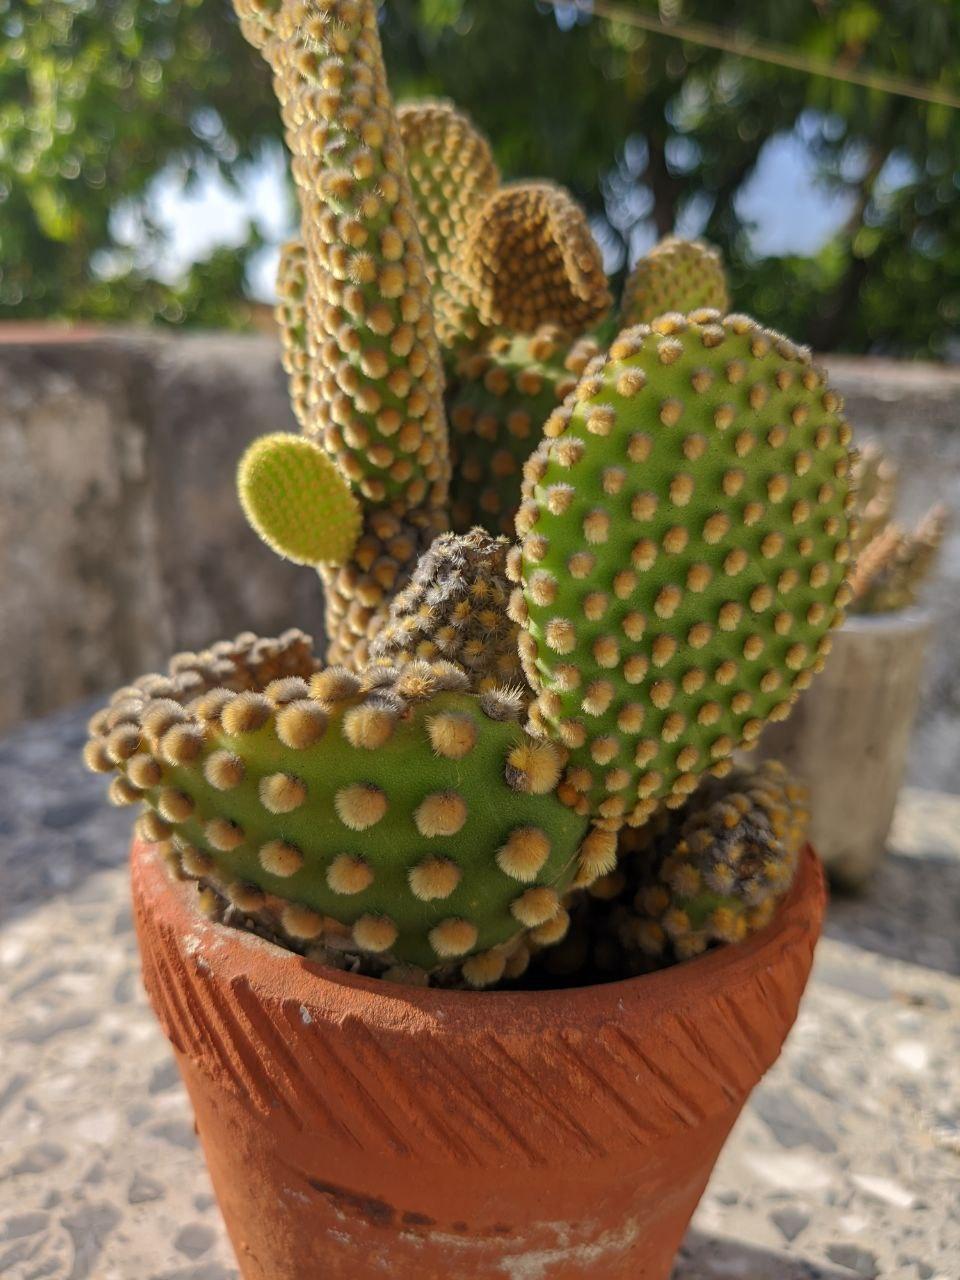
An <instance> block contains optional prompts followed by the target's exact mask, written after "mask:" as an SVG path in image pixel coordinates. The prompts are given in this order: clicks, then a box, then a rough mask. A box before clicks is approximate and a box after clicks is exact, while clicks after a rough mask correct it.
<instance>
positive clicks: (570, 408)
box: [508, 312, 852, 827]
mask: <svg viewBox="0 0 960 1280" xmlns="http://www.w3.org/2000/svg"><path fill="white" fill-rule="evenodd" d="M840 409H841V401H840V398H839V396H837V395H836V393H835V392H833V391H831V390H830V389H829V388H828V387H827V386H826V384H825V382H824V380H823V376H822V374H821V373H820V372H819V371H818V370H817V369H816V368H815V367H814V366H813V365H812V364H811V362H810V357H809V353H808V352H806V351H805V350H804V349H802V348H798V347H795V346H794V345H793V344H792V343H789V342H787V340H786V339H784V338H782V337H780V336H779V335H777V334H773V333H770V332H768V331H766V330H764V329H762V328H761V327H760V326H759V325H757V324H756V323H755V322H754V321H752V320H749V319H747V318H746V317H742V316H728V317H726V318H721V317H720V316H719V314H718V313H716V312H696V313H694V314H693V315H691V316H689V317H686V318H684V317H682V316H679V315H676V316H666V317H662V318H661V319H660V320H658V321H656V322H655V324H654V326H653V327H652V328H648V327H646V326H638V327H637V328H635V329H631V330H627V331H625V332H624V333H622V334H621V335H620V337H619V338H618V339H617V341H616V342H615V343H614V344H613V346H612V348H611V351H610V355H609V356H608V357H606V358H605V359H598V360H596V361H594V362H593V363H592V364H591V365H590V366H588V368H587V370H586V373H585V374H584V377H583V378H582V379H581V381H580V383H579V385H578V387H577V389H576V391H575V392H574V393H573V394H572V395H571V396H570V397H569V398H568V400H567V402H566V404H565V405H564V407H563V408H561V409H558V410H557V411H555V412H554V414H553V415H552V417H551V418H550V419H549V421H548V422H547V424H546V428H545V435H546V438H545V440H544V442H543V444H542V445H541V447H540V448H539V449H538V450H537V452H536V453H535V454H534V455H533V456H532V457H531V459H530V461H529V463H528V464H527V468H526V473H525V480H524V501H523V503H522V505H521V507H520V511H519V513H518V516H517V530H518V533H519V535H520V537H521V539H522V545H521V547H520V549H519V550H518V552H517V554H516V556H515V557H514V558H513V560H512V561H510V562H509V563H508V570H509V571H510V572H511V573H512V574H513V576H514V577H515V579H517V580H519V582H520V583H521V586H520V588H519V590H518V591H517V592H516V593H515V595H514V598H513V601H512V610H513V616H514V618H515V620H516V621H517V622H519V623H520V625H521V626H522V628H523V631H522V633H521V636H520V645H521V648H520V652H521V657H522V659H523V662H524V669H525V671H526V673H527V677H528V679H529V681H530V683H531V686H532V687H533V689H534V690H535V692H536V694H537V700H536V703H535V704H534V706H533V707H532V708H531V718H532V721H533V724H534V726H535V727H536V728H537V729H538V730H539V731H540V732H542V733H546V734H548V735H550V736H553V737H556V738H557V739H558V741H560V742H561V743H562V744H563V745H564V746H565V747H567V748H568V750H569V753H570V758H569V766H568V769H567V772H566V775H565V780H564V783H563V784H562V786H561V795H562V796H563V797H564V798H565V799H566V801H567V803H570V804H572V805H574V806H575V807H576V808H577V809H578V810H579V811H580V812H583V813H588V812H592V813H594V814H598V815H599V817H600V819H601V820H605V821H606V822H608V823H609V824H611V825H612V826H614V827H615V826H617V825H619V824H620V823H621V822H623V821H627V822H630V823H631V824H635V825H638V824H640V823H642V822H644V821H646V819H647V818H648V817H649V816H650V814H651V813H652V812H653V811H654V810H655V808H656V807H657V804H658V802H659V801H660V800H662V799H666V800H667V802H668V804H679V803H682V802H683V799H684V797H685V796H687V795H688V794H689V793H690V792H691V791H692V790H693V789H694V787H695V786H696V783H697V780H698V778H699V777H700V775H701V774H702V773H703V772H705V771H706V770H708V769H712V770H713V771H714V772H722V771H724V770H725V769H727V768H729V757H730V756H731V754H732V753H733V751H734V750H735V749H736V748H737V747H738V746H739V745H741V744H742V743H745V742H752V741H754V740H755V739H756V738H757V736H758V735H759V733H760V730H761V729H762V727H763V724H764V722H765V721H766V720H768V719H780V718H783V717H784V716H786V715H787V714H788V712H789V710H790V707H791V705H792V703H793V701H794V700H795V698H796V696H797V695H798V693H799V691H800V690H801V689H803V688H805V687H806V685H807V684H808V683H809V682H810V679H811V676H812V673H813V672H814V671H816V670H818V669H819V668H820V667H821V666H822V662H823V658H824V655H825V654H826V653H827V652H828V648H829V638H828V636H827V632H828V631H829V629H830V628H831V627H832V626H834V625H835V624H836V623H837V622H838V621H839V619H840V617H841V616H842V613H841V611H842V608H843V606H844V605H845V604H846V603H847V602H848V600H849V587H848V586H847V585H846V584H845V583H844V581H843V579H844V573H845V565H846V562H847V560H848V558H849V552H850V546H849V542H848V521H847V511H848V508H849V506H850V504H851V502H852V498H851V497H850V495H849V491H848V473H849V468H850V454H849V449H848V445H849V441H850V429H849V427H848V426H847V424H846V422H845V421H844V419H843V418H842V416H841V414H840Z"/></svg>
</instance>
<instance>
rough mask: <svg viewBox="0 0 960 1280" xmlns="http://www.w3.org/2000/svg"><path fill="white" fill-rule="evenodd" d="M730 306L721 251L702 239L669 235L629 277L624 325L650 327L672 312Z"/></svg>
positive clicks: (622, 311)
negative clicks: (649, 325)
mask: <svg viewBox="0 0 960 1280" xmlns="http://www.w3.org/2000/svg"><path fill="white" fill-rule="evenodd" d="M729 305H730V297H729V294H728V293H727V278H726V275H725V273H724V270H723V260H722V258H721V257H720V253H719V251H718V250H717V249H714V248H713V246H712V245H708V244H704V243H703V241H702V240H681V239H679V238H678V237H676V236H669V237H668V238H667V239H666V240H661V241H660V243H659V244H657V245H655V246H654V247H653V249H651V250H650V252H649V253H648V254H647V256H646V257H644V258H641V259H640V260H639V261H638V262H637V264H636V266H635V267H634V268H633V270H632V271H631V272H630V274H629V275H628V276H627V280H626V283H625V285H624V287H623V298H622V300H621V304H620V323H621V325H624V326H626V325H632V324H649V323H650V322H651V320H655V319H656V318H657V316H662V315H665V314H666V313H667V312H669V311H679V312H681V313H683V314H686V313H687V312H690V311H697V310H699V309H703V308H709V309H711V310H714V311H726V310H727V308H728V307H729Z"/></svg>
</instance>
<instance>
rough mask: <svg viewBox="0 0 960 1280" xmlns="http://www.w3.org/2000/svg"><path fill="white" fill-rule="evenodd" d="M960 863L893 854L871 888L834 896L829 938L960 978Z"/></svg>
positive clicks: (826, 930) (932, 856)
mask: <svg viewBox="0 0 960 1280" xmlns="http://www.w3.org/2000/svg"><path fill="white" fill-rule="evenodd" d="M958 920H960V859H958V858H956V857H954V856H951V855H950V854H948V853H944V854H936V853H935V854H930V855H927V856H919V855H916V854H902V853H890V854H888V856H887V858H886V859H885V861H884V862H883V864H882V866H881V868H880V870H879V872H878V873H877V876H876V878H875V879H874V880H873V881H872V883H871V885H870V887H869V889H868V890H867V892H866V893H864V894H863V895H861V896H858V897H853V896H851V895H846V894H842V893H840V892H839V891H836V892H834V894H833V897H832V899H831V902H830V909H829V912H828V914H827V921H826V925H825V928H824V933H825V934H826V936H827V937H828V938H836V939H837V940H838V941H840V942H845V943H848V944H849V945H850V946H854V947H860V948H861V949H863V950H865V951H875V952H877V953H878V954H880V955H883V956H889V957H891V958H892V959H894V960H905V961H907V962H908V963H910V964H919V965H923V966H924V967H925V968H928V969H938V970H940V971H941V972H942V973H949V974H960V929H958V927H957V922H958Z"/></svg>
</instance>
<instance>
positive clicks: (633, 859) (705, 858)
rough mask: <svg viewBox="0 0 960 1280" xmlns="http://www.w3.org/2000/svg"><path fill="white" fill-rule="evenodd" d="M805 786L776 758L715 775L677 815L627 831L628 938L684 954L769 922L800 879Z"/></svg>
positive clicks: (736, 938) (647, 949) (645, 947)
mask: <svg viewBox="0 0 960 1280" xmlns="http://www.w3.org/2000/svg"><path fill="white" fill-rule="evenodd" d="M806 805H807V793H806V790H805V788H803V787H802V786H800V785H799V784H797V783H795V782H793V781H792V780H791V779H790V777H789V776H788V775H787V773H786V770H785V769H784V768H783V766H782V765H781V764H778V763H777V762H776V761H772V760H771V761H767V762H766V763H764V764H763V765H761V766H760V767H759V768H758V769H756V770H745V769H737V770H735V771H734V772H733V773H731V774H730V775H729V776H728V777H727V778H724V779H723V780H722V781H720V780H718V779H715V778H711V779H708V780H707V781H706V782H705V783H704V784H703V785H702V786H701V787H700V788H698V790H697V791H696V792H695V793H694V795H693V796H692V797H691V799H690V800H689V801H688V803H687V804H686V805H685V806H684V807H683V808H682V809H681V810H680V811H679V812H678V813H676V814H673V815H670V816H669V817H661V819H660V821H656V820H655V821H654V822H653V823H651V824H649V825H648V827H646V828H644V829H642V830H641V831H638V832H630V831H628V832H625V833H624V834H623V836H622V837H621V841H622V844H623V846H624V856H623V860H622V862H621V872H622V874H623V875H625V877H626V880H627V884H628V886H629V892H632V901H631V902H629V903H628V905H627V909H626V911H625V913H624V914H623V915H622V916H621V917H620V918H619V920H618V921H617V923H616V931H617V933H618V934H619V936H620V939H621V941H622V943H623V944H624V946H626V947H627V948H628V949H630V948H638V949H639V950H640V951H642V952H644V953H645V954H646V955H650V956H663V955H664V954H671V953H672V954H673V955H674V956H675V957H676V958H677V959H680V960H685V959H688V958H689V957H690V956H694V955H699V953H700V952H701V951H704V950H705V949H706V947H708V946H709V945H710V944H711V943H714V942H741V941H742V940H743V939H744V938H746V937H747V936H748V935H749V934H751V933H755V932H756V931H757V930H758V929H762V928H763V927H764V926H765V925H767V924H769V922H770V919H771V917H772V916H773V913H774V911H775V910H776V907H777V904H778V903H779V902H780V901H781V900H782V899H783V897H784V895H785V894H786V893H787V891H788V890H789V888H790V886H791V884H792V883H793V877H794V873H795V871H796V867H797V857H798V854H799V852H800V849H801V848H802V846H803V842H804V839H805V837H806V829H807V819H808V813H807V808H806Z"/></svg>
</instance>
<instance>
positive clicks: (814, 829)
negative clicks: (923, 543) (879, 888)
mask: <svg viewBox="0 0 960 1280" xmlns="http://www.w3.org/2000/svg"><path fill="white" fill-rule="evenodd" d="M931 629H932V618H931V615H930V614H929V613H927V612H926V611H925V610H922V609H905V610H904V611H903V612H902V613H878V614H868V615H865V616H862V617H861V616H857V615H853V616H851V617H849V618H848V619H847V621H846V622H845V623H844V624H843V626H842V627H840V628H839V630H837V631H835V632H834V633H833V650H832V652H831V654H830V657H829V658H828V659H827V663H826V666H825V667H824V670H823V674H822V675H820V676H818V678H817V679H816V680H815V681H814V683H813V684H812V685H811V686H810V688H809V689H807V691H806V692H805V693H804V694H803V696H802V697H801V698H800V699H799V701H798V702H797V705H796V707H795V708H794V710H793V713H792V715H791V716H790V717H789V719H787V720H784V721H782V722H781V723H779V724H770V725H768V726H767V727H766V729H765V730H764V731H763V734H762V735H761V738H760V742H759V746H758V751H759V755H760V756H761V757H764V758H767V759H773V760H780V761H782V763H783V764H785V765H786V766H787V768H788V769H789V770H790V772H791V773H793V774H795V775H796V776H797V777H798V778H801V779H802V780H803V781H804V782H805V783H806V784H807V786H808V787H809V788H810V813H811V819H810V839H811V840H812V841H813V843H814V844H815V845H816V848H817V852H818V853H819V854H820V857H821V858H822V859H823V864H824V866H825V867H826V869H827V871H828V872H829V874H830V877H831V879H832V880H834V882H835V883H836V884H837V885H839V886H841V887H842V888H844V889H851V890H858V889H861V888H863V887H864V886H865V885H866V884H867V883H868V881H869V880H870V879H871V878H872V877H873V875H874V873H875V872H876V869H877V867H878V866H879V864H880V861H881V860H882V858H883V857H884V854H885V853H886V845H887V836H888V835H889V833H890V823H891V821H892V820H893V811H894V808H895V806H896V803H897V793H898V792H899V790H900V784H901V782H902V780H903V771H904V767H905V765H906V760H907V748H908V747H909V745H910V736H911V733H912V731H913V722H914V720H915V719H916V715H917V703H918V701H919V697H920V678H921V676H922V674H923V663H924V657H925V656H926V650H927V642H928V640H929V638H930V633H931Z"/></svg>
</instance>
